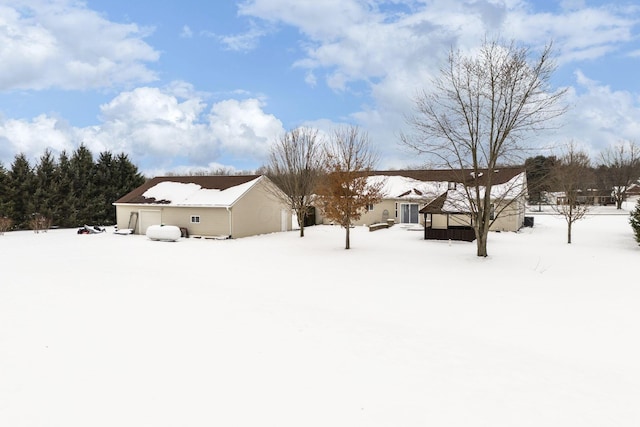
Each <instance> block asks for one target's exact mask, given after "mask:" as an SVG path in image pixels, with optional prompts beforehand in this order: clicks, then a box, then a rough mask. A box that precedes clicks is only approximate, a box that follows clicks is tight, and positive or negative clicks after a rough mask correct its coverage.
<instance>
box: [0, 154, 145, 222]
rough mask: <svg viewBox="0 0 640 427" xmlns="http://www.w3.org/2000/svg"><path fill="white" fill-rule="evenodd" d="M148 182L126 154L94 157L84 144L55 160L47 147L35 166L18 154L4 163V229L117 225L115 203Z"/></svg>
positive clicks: (0, 205) (0, 207) (0, 177)
mask: <svg viewBox="0 0 640 427" xmlns="http://www.w3.org/2000/svg"><path fill="white" fill-rule="evenodd" d="M145 180H146V178H145V177H144V176H143V175H142V174H141V173H140V172H139V171H138V168H137V166H136V165H134V164H133V163H132V162H131V161H130V160H129V158H128V156H127V155H126V154H117V155H114V154H113V153H111V152H110V151H104V152H101V153H100V154H99V155H98V156H97V159H96V160H94V156H93V154H92V153H91V151H90V150H89V149H88V148H87V147H86V146H84V145H81V146H80V147H78V148H77V149H76V150H75V151H73V152H72V153H71V154H70V155H69V154H68V153H67V152H65V151H63V152H61V153H60V154H59V156H58V157H57V158H56V157H54V155H53V154H52V153H51V151H50V150H46V151H45V153H44V154H43V155H42V156H41V157H40V158H39V159H38V161H37V162H36V163H35V164H34V165H32V164H30V163H29V160H28V159H27V157H26V156H25V154H23V153H20V154H17V155H16V156H15V158H14V160H13V162H12V163H11V165H10V166H9V167H8V168H6V167H5V166H4V165H2V164H1V163H0V228H1V229H2V230H0V231H6V230H12V229H34V230H37V229H41V228H48V227H49V226H57V227H65V228H66V227H77V226H81V225H84V224H96V225H111V224H114V223H115V207H114V206H113V205H112V204H113V202H115V201H116V200H117V199H119V198H120V197H122V196H123V195H125V194H126V193H128V192H130V191H131V190H133V189H135V188H136V187H138V186H140V185H142V184H143V183H144V182H145Z"/></svg>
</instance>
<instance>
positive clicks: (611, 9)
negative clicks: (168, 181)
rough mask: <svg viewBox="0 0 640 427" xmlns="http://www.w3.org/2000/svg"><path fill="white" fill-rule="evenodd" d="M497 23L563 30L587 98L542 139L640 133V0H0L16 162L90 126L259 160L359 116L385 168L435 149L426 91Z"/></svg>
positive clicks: (150, 147) (161, 147)
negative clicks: (418, 121)
mask: <svg viewBox="0 0 640 427" xmlns="http://www.w3.org/2000/svg"><path fill="white" fill-rule="evenodd" d="M487 34H489V35H496V34H499V35H500V36H501V37H503V38H505V39H514V40H516V41H517V42H518V43H522V44H525V45H527V46H530V47H531V48H532V49H538V48H540V47H541V46H543V45H544V44H545V43H546V42H548V41H550V40H553V42H554V46H555V49H556V54H557V60H558V69H557V72H556V74H555V75H554V80H553V84H554V86H556V87H558V88H568V92H567V96H566V102H567V103H568V104H569V105H570V106H571V108H570V110H569V112H568V113H567V114H565V116H563V118H562V127H561V128H559V129H557V130H555V131H554V132H550V133H548V134H544V135H539V138H540V139H541V145H545V146H548V145H559V144H563V143H566V142H568V141H570V140H572V141H574V142H577V143H578V144H580V145H582V146H583V147H584V148H585V149H587V150H588V151H589V152H591V153H592V154H593V157H594V158H595V157H597V153H598V152H599V151H600V150H602V149H603V148H605V147H607V146H608V145H610V144H615V143H617V142H619V141H621V140H632V141H636V142H640V82H639V79H638V72H639V71H640V41H639V39H638V38H639V35H640V6H639V5H637V2H635V1H629V2H625V1H586V0H584V1H583V0H567V1H525V0H477V1H474V0H468V1H459V0H430V1H420V0H406V1H402V0H388V1H376V0H325V1H322V2H319V1H315V0H309V1H306V0H245V1H238V2H230V1H216V2H202V1H194V0H182V1H179V2H178V1H176V2H157V1H142V0H138V1H134V2H132V1H130V0H129V1H122V0H95V1H94V0H89V1H84V2H81V1H73V0H48V1H47V0H28V1H24V0H11V1H8V0H0V64H2V67H0V162H1V163H2V164H3V165H4V166H5V167H7V168H9V167H10V165H11V163H12V161H13V159H14V157H15V155H16V154H18V153H24V154H26V155H27V156H28V157H29V158H30V159H31V160H32V161H33V162H34V163H35V162H36V160H37V159H38V158H39V156H40V155H41V154H42V153H43V152H44V150H45V149H46V148H49V149H51V150H52V151H53V153H54V154H56V155H57V154H58V153H59V152H60V151H62V150H66V151H67V152H72V151H73V150H74V149H75V148H76V147H78V145H79V144H81V143H84V144H85V145H86V146H87V147H88V148H89V149H91V150H92V152H94V154H97V153H99V152H101V151H104V150H110V151H112V152H113V153H120V152H125V153H127V154H128V155H129V156H130V158H131V159H132V160H133V161H134V162H135V163H136V164H137V165H138V166H139V167H140V169H141V170H142V171H143V172H144V173H145V174H147V175H155V174H162V173H166V172H174V173H187V172H189V171H196V170H206V169H212V168H217V167H226V168H233V169H237V170H251V169H255V168H257V167H259V166H260V165H262V164H264V162H265V159H266V154H267V152H268V148H269V145H270V144H271V143H272V142H273V141H274V140H275V139H276V138H277V137H278V136H280V135H282V134H283V133H284V132H285V131H286V130H289V129H292V128H294V127H296V126H302V125H304V126H313V127H316V128H318V129H320V130H321V131H323V132H327V133H330V132H331V131H332V130H333V129H335V128H336V127H338V126H341V125H344V124H350V125H357V126H359V127H360V128H361V129H362V130H363V131H366V132H367V134H368V135H369V138H370V140H371V143H372V144H373V146H374V147H375V149H376V150H377V151H378V152H379V153H380V162H379V165H378V166H379V167H380V168H400V167H408V166H410V167H414V166H419V165H420V164H421V162H422V160H421V159H419V158H416V157H415V156H412V155H410V154H409V153H406V152H405V151H404V150H403V148H402V146H401V145H400V143H399V138H398V135H399V133H400V132H406V131H408V130H410V129H408V128H407V125H406V122H405V120H404V117H405V116H406V114H408V113H410V112H411V109H412V107H413V103H412V102H413V101H412V97H413V95H414V94H415V93H416V91H417V90H421V89H424V88H427V87H428V84H429V81H430V79H431V78H432V77H433V76H435V75H436V74H437V70H438V67H439V66H440V65H441V63H442V59H443V55H446V53H447V52H448V51H449V49H450V48H451V47H455V48H461V49H465V50H466V49H473V48H474V47H476V46H477V45H478V44H479V43H480V42H481V41H482V39H483V38H484V37H485V35H487ZM542 153H543V154H551V153H550V152H542Z"/></svg>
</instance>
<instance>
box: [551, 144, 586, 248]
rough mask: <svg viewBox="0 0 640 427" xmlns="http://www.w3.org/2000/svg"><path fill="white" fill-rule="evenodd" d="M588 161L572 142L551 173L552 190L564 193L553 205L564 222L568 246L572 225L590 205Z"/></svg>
mask: <svg viewBox="0 0 640 427" xmlns="http://www.w3.org/2000/svg"><path fill="white" fill-rule="evenodd" d="M592 171H593V170H592V169H591V160H590V159H589V155H588V154H587V153H586V151H584V150H581V149H579V148H578V147H577V146H576V144H575V143H574V142H570V143H568V144H567V146H566V147H565V148H564V152H563V153H562V154H561V156H560V157H559V159H558V162H557V164H556V166H555V167H554V170H553V172H552V182H553V184H552V187H553V188H554V189H555V190H556V191H559V192H561V193H562V194H563V196H561V197H559V198H558V200H557V202H556V204H555V205H552V206H553V209H554V211H555V212H556V213H558V214H560V215H562V216H563V217H564V219H565V221H566V222H567V243H571V232H572V228H573V224H574V223H575V222H576V221H578V220H581V219H583V218H584V217H585V215H586V214H587V212H589V208H590V207H591V205H592V200H591V198H590V197H589V190H590V189H592V188H593V185H592V184H593V174H592Z"/></svg>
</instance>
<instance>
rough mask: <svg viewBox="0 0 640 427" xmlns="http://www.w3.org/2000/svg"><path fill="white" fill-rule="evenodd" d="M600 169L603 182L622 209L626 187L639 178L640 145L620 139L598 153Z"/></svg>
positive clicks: (617, 205)
mask: <svg viewBox="0 0 640 427" xmlns="http://www.w3.org/2000/svg"><path fill="white" fill-rule="evenodd" d="M600 161H601V164H600V169H601V170H600V171H601V172H603V179H604V183H605V185H606V187H607V189H608V190H611V194H612V196H613V198H614V200H615V202H616V208H617V209H622V202H624V200H625V199H626V197H627V188H629V186H630V185H631V184H633V183H634V182H636V181H637V180H638V178H640V147H638V145H637V144H636V143H634V142H632V141H621V142H619V143H618V144H616V145H613V146H610V147H608V148H607V149H605V150H604V151H603V152H602V153H601V155H600Z"/></svg>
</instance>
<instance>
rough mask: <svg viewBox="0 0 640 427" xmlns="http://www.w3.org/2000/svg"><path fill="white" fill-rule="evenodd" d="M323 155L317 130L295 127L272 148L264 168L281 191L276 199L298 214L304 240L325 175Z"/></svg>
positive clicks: (301, 235)
mask: <svg viewBox="0 0 640 427" xmlns="http://www.w3.org/2000/svg"><path fill="white" fill-rule="evenodd" d="M323 154H324V153H323V151H322V141H321V139H320V137H319V136H318V131H317V130H315V129H311V128H296V129H293V130H291V131H289V132H287V133H286V134H285V135H284V136H282V137H281V138H280V139H278V140H277V141H276V143H275V144H274V145H272V146H271V150H270V154H269V163H268V164H267V165H266V167H265V171H266V175H267V176H268V177H269V178H270V179H271V181H273V183H274V184H276V186H277V187H278V188H279V189H280V190H282V191H281V192H280V191H278V192H277V193H275V194H276V197H278V198H279V199H280V200H281V201H282V202H283V203H284V204H286V205H287V206H288V207H289V209H291V211H292V212H295V214H296V216H297V220H298V226H299V227H300V237H304V226H305V220H306V218H307V215H308V214H309V212H310V210H311V209H312V198H313V195H314V191H315V190H316V187H317V185H318V181H319V179H320V177H321V176H322V165H323Z"/></svg>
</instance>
